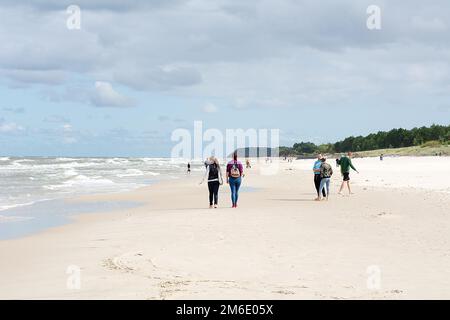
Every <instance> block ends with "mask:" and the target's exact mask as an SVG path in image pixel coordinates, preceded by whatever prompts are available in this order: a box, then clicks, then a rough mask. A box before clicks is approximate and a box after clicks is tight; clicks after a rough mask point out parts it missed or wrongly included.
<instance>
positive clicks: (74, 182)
mask: <svg viewBox="0 0 450 320" xmlns="http://www.w3.org/2000/svg"><path fill="white" fill-rule="evenodd" d="M114 184H115V182H114V181H111V180H109V179H105V178H102V177H99V176H95V177H87V176H85V175H81V174H80V175H77V176H75V177H73V178H71V179H69V180H67V181H64V182H63V183H61V184H56V185H44V186H43V188H44V189H47V190H59V189H65V188H71V187H91V186H95V187H101V186H112V185H114Z"/></svg>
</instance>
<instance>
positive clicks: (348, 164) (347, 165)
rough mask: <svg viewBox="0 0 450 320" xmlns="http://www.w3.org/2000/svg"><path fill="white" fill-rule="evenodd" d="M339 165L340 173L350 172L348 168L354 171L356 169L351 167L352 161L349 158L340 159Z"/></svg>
mask: <svg viewBox="0 0 450 320" xmlns="http://www.w3.org/2000/svg"><path fill="white" fill-rule="evenodd" d="M339 164H340V166H341V172H342V173H346V172H350V168H352V169H353V170H355V171H356V168H355V167H354V166H353V164H352V160H351V159H350V158H349V157H346V156H344V157H342V158H341V160H340V161H339Z"/></svg>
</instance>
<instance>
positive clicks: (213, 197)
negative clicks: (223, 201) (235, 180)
mask: <svg viewBox="0 0 450 320" xmlns="http://www.w3.org/2000/svg"><path fill="white" fill-rule="evenodd" d="M208 190H209V205H210V206H212V205H213V201H214V204H217V200H219V181H211V182H208Z"/></svg>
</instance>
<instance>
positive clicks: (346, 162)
mask: <svg viewBox="0 0 450 320" xmlns="http://www.w3.org/2000/svg"><path fill="white" fill-rule="evenodd" d="M351 157H352V153H351V152H349V153H347V156H342V158H341V159H340V160H339V164H340V166H341V174H342V177H343V181H342V184H341V188H340V189H339V194H342V189H344V185H345V184H347V188H348V193H349V194H352V191H351V189H350V168H352V169H353V170H355V171H356V172H358V173H359V171H358V170H356V168H355V167H354V166H353V163H352V160H351Z"/></svg>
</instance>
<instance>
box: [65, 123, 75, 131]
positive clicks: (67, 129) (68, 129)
mask: <svg viewBox="0 0 450 320" xmlns="http://www.w3.org/2000/svg"><path fill="white" fill-rule="evenodd" d="M62 129H63V131H64V132H72V131H73V128H72V125H70V124H68V123H65V124H63V126H62Z"/></svg>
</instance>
